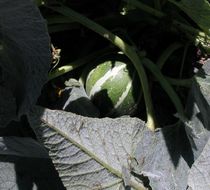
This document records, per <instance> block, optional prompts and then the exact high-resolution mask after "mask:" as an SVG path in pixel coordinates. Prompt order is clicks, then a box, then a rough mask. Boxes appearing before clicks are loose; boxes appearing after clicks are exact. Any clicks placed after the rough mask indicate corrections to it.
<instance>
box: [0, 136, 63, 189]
mask: <svg viewBox="0 0 210 190" xmlns="http://www.w3.org/2000/svg"><path fill="white" fill-rule="evenodd" d="M0 176H1V177H0V189H1V190H7V189H11V190H23V189H26V190H41V189H46V190H48V189H50V190H64V189H65V188H64V186H63V184H62V182H61V180H60V178H59V176H58V174H57V172H56V170H55V168H54V166H53V164H52V161H51V160H50V159H49V156H48V154H47V151H46V149H45V148H44V147H43V146H41V145H40V144H39V143H38V142H37V141H35V140H34V139H32V138H23V137H22V138H21V137H0Z"/></svg>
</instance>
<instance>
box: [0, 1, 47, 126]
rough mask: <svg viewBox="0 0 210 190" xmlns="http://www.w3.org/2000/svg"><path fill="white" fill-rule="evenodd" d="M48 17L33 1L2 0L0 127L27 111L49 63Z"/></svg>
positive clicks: (0, 26)
mask: <svg viewBox="0 0 210 190" xmlns="http://www.w3.org/2000/svg"><path fill="white" fill-rule="evenodd" d="M49 46H50V41H49V36H48V33H47V28H46V23H45V20H44V19H43V18H42V17H41V15H40V13H39V10H38V8H37V7H36V6H35V5H34V3H33V1H32V0H16V1H13V0H4V1H0V90H1V93H0V127H1V126H6V124H8V123H9V122H10V121H11V120H14V119H15V120H17V119H18V118H19V116H21V115H22V114H25V113H27V111H28V110H29V108H30V107H31V105H33V104H35V102H36V100H37V98H38V96H39V95H40V91H41V87H42V85H43V84H44V82H46V80H47V73H48V69H49V64H50V59H51V55H50V48H49Z"/></svg>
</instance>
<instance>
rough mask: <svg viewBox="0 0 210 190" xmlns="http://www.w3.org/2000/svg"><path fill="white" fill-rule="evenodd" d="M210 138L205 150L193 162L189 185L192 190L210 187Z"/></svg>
mask: <svg viewBox="0 0 210 190" xmlns="http://www.w3.org/2000/svg"><path fill="white" fill-rule="evenodd" d="M209 158H210V139H209V140H208V142H207V144H206V146H205V147H204V149H203V152H202V153H201V155H200V156H199V157H198V159H197V160H196V161H195V163H194V164H193V166H192V168H191V170H190V172H189V179H188V185H189V187H190V188H191V189H192V190H209V189H210V180H209V179H210V173H209V171H210V159H209Z"/></svg>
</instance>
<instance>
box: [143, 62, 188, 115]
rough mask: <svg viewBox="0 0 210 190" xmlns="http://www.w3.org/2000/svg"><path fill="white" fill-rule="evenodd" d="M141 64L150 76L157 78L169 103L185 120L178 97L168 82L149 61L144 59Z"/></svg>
mask: <svg viewBox="0 0 210 190" xmlns="http://www.w3.org/2000/svg"><path fill="white" fill-rule="evenodd" d="M142 62H143V64H144V66H145V67H147V68H148V69H149V70H150V71H151V72H152V74H153V75H154V76H155V77H156V78H157V80H158V81H159V83H160V85H161V86H162V88H163V89H164V90H165V91H166V93H167V94H168V96H169V97H170V99H171V101H172V102H173V104H174V106H175V108H176V110H177V111H178V113H179V115H180V116H181V117H183V118H186V117H185V114H184V107H183V105H182V103H181V101H180V99H179V97H178V95H177V94H176V92H175V91H174V89H173V88H172V87H171V85H170V84H169V82H168V81H167V80H166V78H165V77H164V76H163V75H162V73H161V71H160V69H159V68H158V67H157V66H156V65H155V64H154V63H153V62H152V61H150V60H149V59H147V58H144V59H143V61H142Z"/></svg>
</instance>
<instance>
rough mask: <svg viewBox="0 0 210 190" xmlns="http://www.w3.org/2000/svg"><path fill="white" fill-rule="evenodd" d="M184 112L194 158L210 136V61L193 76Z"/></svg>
mask: <svg viewBox="0 0 210 190" xmlns="http://www.w3.org/2000/svg"><path fill="white" fill-rule="evenodd" d="M186 112H187V115H188V118H189V122H185V129H186V132H187V135H188V138H189V140H190V143H191V147H192V150H193V154H194V157H195V159H196V158H197V157H198V156H199V155H200V153H201V152H202V150H203V148H204V146H205V145H206V143H207V141H208V139H209V137H210V117H209V115H210V61H208V62H207V63H206V64H205V65H204V66H203V67H202V68H201V69H200V71H199V72H198V73H197V74H196V76H195V77H194V81H193V84H192V89H191V92H190V94H189V97H188V103H187V109H186Z"/></svg>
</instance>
